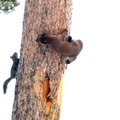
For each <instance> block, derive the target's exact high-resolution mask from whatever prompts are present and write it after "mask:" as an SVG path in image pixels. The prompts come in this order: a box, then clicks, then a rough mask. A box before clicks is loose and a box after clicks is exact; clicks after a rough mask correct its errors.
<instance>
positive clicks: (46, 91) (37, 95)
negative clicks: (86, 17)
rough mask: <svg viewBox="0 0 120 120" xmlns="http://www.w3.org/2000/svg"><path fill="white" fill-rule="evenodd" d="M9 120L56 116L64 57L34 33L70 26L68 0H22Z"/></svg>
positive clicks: (54, 119) (45, 119) (49, 119)
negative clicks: (10, 119) (22, 17)
mask: <svg viewBox="0 0 120 120" xmlns="http://www.w3.org/2000/svg"><path fill="white" fill-rule="evenodd" d="M24 12H25V13H24V22H23V34H22V43H21V51H20V62H19V68H18V75H17V80H16V87H15V99H14V104H13V112H12V120H59V119H60V118H59V116H60V109H61V96H62V81H63V80H62V78H63V75H64V71H65V66H66V65H65V62H64V58H63V57H62V56H61V55H59V54H58V53H56V51H55V50H54V49H53V48H52V47H50V46H49V45H43V44H38V42H37V41H36V39H37V37H38V35H41V34H42V33H48V34H49V33H52V34H53V33H54V34H57V33H59V32H60V31H61V30H63V29H65V28H66V29H68V31H69V28H70V20H71V0H26V3H25V11H24Z"/></svg>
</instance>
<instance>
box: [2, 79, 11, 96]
mask: <svg viewBox="0 0 120 120" xmlns="http://www.w3.org/2000/svg"><path fill="white" fill-rule="evenodd" d="M11 79H12V78H11V77H10V78H8V79H7V80H6V81H5V82H4V83H3V93H4V94H5V93H6V91H7V86H8V83H9V82H10V81H11Z"/></svg>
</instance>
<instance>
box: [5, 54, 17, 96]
mask: <svg viewBox="0 0 120 120" xmlns="http://www.w3.org/2000/svg"><path fill="white" fill-rule="evenodd" d="M10 58H11V59H12V60H13V64H12V67H11V74H10V77H9V78H8V79H7V80H6V81H5V82H4V83H3V93H4V94H5V93H6V91H7V86H8V83H9V82H10V81H11V80H12V79H14V78H16V73H17V70H18V64H19V59H18V54H17V53H16V52H15V53H14V54H13V55H12V56H11V57H10Z"/></svg>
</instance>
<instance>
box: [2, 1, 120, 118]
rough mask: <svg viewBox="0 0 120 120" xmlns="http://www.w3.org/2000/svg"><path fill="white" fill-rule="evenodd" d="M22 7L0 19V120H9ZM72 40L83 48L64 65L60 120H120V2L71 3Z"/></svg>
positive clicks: (19, 40) (19, 39) (18, 47)
mask: <svg viewBox="0 0 120 120" xmlns="http://www.w3.org/2000/svg"><path fill="white" fill-rule="evenodd" d="M23 10H24V9H23V3H22V1H21V5H20V6H19V7H17V9H16V11H14V12H13V13H11V14H9V15H5V14H0V120H10V119H11V113H12V105H13V98H14V86H15V79H14V80H12V81H11V82H10V83H9V85H8V90H7V94H6V95H4V94H3V90H2V85H3V82H4V81H5V80H6V79H7V78H8V77H9V75H10V68H11V65H12V60H11V59H10V58H9V56H11V55H12V54H13V52H15V51H17V52H18V53H19V50H20V44H21V43H20V42H21V33H22V16H23ZM71 35H72V37H73V38H75V39H81V40H82V41H83V43H84V48H83V50H82V52H81V53H80V55H79V56H78V58H77V60H76V61H75V62H73V63H71V64H70V65H69V66H68V69H67V70H66V73H65V79H64V85H63V102H62V112H61V120H120V47H119V46H120V3H119V0H73V15H72V27H71Z"/></svg>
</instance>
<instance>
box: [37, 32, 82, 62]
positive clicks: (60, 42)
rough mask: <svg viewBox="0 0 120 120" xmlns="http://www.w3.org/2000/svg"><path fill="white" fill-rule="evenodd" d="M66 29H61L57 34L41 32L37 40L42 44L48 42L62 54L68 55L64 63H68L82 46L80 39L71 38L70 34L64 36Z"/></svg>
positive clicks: (74, 57) (75, 56)
mask: <svg viewBox="0 0 120 120" xmlns="http://www.w3.org/2000/svg"><path fill="white" fill-rule="evenodd" d="M66 31H67V30H63V32H61V33H60V34H58V35H52V34H42V35H41V36H40V37H38V39H37V41H40V42H41V43H43V44H50V45H51V46H52V47H53V48H54V50H56V51H57V52H58V53H60V54H61V55H62V56H65V57H68V59H67V60H66V64H70V63H71V62H73V61H74V60H75V59H76V58H77V56H78V55H79V53H80V51H81V50H82V48H83V43H82V41H81V40H73V39H72V37H71V36H68V37H65V32H66Z"/></svg>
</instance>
